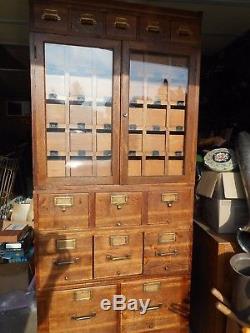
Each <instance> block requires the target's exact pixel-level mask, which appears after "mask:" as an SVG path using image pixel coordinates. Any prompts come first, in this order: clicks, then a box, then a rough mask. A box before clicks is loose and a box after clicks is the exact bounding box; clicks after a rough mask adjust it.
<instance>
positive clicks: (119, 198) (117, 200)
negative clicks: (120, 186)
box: [111, 194, 128, 209]
mask: <svg viewBox="0 0 250 333" xmlns="http://www.w3.org/2000/svg"><path fill="white" fill-rule="evenodd" d="M127 202H128V196H127V195H125V194H112V195H111V205H115V206H116V207H117V209H121V208H122V207H123V205H125V204H126V203H127Z"/></svg>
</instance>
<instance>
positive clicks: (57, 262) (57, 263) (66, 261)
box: [54, 258, 80, 266]
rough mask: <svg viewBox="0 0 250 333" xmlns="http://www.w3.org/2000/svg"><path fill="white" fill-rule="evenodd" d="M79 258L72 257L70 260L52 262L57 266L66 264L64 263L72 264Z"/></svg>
mask: <svg viewBox="0 0 250 333" xmlns="http://www.w3.org/2000/svg"><path fill="white" fill-rule="evenodd" d="M79 259H80V258H74V259H72V260H64V261H55V262H54V264H55V265H57V266H66V265H73V264H77V262H78V261H79Z"/></svg>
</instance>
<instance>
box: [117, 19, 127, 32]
mask: <svg viewBox="0 0 250 333" xmlns="http://www.w3.org/2000/svg"><path fill="white" fill-rule="evenodd" d="M114 26H115V27H116V28H117V29H121V30H126V29H128V28H129V24H128V22H127V19H126V18H125V17H116V19H115V23H114Z"/></svg>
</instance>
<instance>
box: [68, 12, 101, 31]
mask: <svg viewBox="0 0 250 333" xmlns="http://www.w3.org/2000/svg"><path fill="white" fill-rule="evenodd" d="M104 20H105V18H104V15H103V14H102V13H98V12H96V11H93V10H88V9H84V11H82V10H72V12H71V29H72V31H73V32H74V33H78V34H79V33H81V34H84V35H91V36H102V35H103V34H104Z"/></svg>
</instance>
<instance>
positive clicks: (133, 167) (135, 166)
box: [128, 157, 142, 177]
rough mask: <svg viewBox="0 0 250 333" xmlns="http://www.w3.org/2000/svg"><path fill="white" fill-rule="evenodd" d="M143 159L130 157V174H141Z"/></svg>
mask: <svg viewBox="0 0 250 333" xmlns="http://www.w3.org/2000/svg"><path fill="white" fill-rule="evenodd" d="M141 167H142V160H141V157H138V158H136V157H129V159H128V176H134V177H136V176H141V172H142V170H141Z"/></svg>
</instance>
